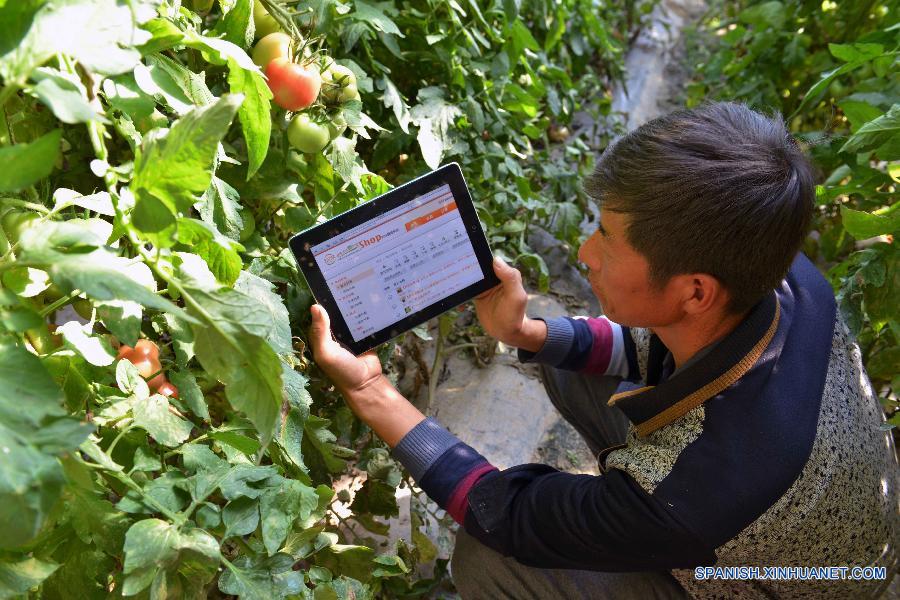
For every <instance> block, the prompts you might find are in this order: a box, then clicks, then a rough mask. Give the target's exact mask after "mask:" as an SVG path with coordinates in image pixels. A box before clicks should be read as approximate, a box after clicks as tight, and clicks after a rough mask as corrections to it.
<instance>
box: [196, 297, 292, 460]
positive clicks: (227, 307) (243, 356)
mask: <svg viewBox="0 0 900 600" xmlns="http://www.w3.org/2000/svg"><path fill="white" fill-rule="evenodd" d="M189 293H190V294H191V295H192V296H193V297H194V298H195V299H196V300H197V301H198V302H199V303H200V305H201V306H202V308H203V310H204V311H205V314H204V315H203V317H202V319H203V320H204V325H194V326H193V331H194V351H195V352H196V354H197V359H198V360H199V361H200V363H201V364H202V365H203V367H204V368H205V369H206V370H207V371H209V372H210V374H211V375H212V376H213V377H215V378H216V379H218V380H219V381H221V382H222V383H224V384H225V394H226V396H227V398H228V401H229V402H230V403H231V405H232V406H233V407H234V408H236V409H237V410H240V411H243V412H244V413H245V414H246V415H247V417H248V418H249V419H250V421H251V422H252V423H253V424H254V426H256V429H257V430H258V431H259V435H260V440H261V441H262V443H263V445H264V446H265V445H266V444H268V443H269V440H271V439H272V436H273V435H274V431H275V423H276V419H277V417H278V413H279V411H280V410H281V401H282V392H281V385H282V384H281V364H280V361H279V360H278V356H277V355H276V354H275V351H274V350H273V349H272V347H271V346H270V345H269V344H268V343H267V342H266V341H265V339H264V338H263V337H262V336H260V335H259V334H254V333H249V332H248V329H247V326H248V325H249V326H250V327H254V328H255V327H259V326H260V323H262V325H261V326H262V327H263V328H264V329H265V330H266V331H268V326H267V325H266V323H265V322H266V321H269V322H271V321H270V318H269V317H268V315H266V314H262V315H260V313H261V312H262V313H265V312H266V311H265V309H264V308H263V307H260V305H259V302H257V301H256V300H254V299H253V298H251V297H249V296H246V295H245V294H241V293H240V292H236V291H233V290H223V291H222V292H221V293H219V294H216V295H213V294H209V293H207V292H204V291H201V290H197V289H189ZM192 313H195V311H192ZM248 321H249V322H248ZM263 335H265V334H263Z"/></svg>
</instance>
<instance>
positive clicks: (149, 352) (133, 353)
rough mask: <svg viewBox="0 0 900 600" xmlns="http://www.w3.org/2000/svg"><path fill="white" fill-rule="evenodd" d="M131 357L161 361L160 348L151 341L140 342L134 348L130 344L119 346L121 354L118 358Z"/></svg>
mask: <svg viewBox="0 0 900 600" xmlns="http://www.w3.org/2000/svg"><path fill="white" fill-rule="evenodd" d="M131 357H142V358H152V359H153V360H159V346H157V345H156V344H154V343H153V342H151V341H150V340H143V339H141V340H138V341H137V343H136V344H135V345H134V348H132V347H131V346H129V345H128V344H122V345H121V346H119V354H118V358H120V359H122V358H128V359H129V360H130V359H131Z"/></svg>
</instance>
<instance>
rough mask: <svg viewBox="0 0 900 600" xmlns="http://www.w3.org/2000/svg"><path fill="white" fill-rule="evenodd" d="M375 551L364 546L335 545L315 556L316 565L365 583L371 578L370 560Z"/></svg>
mask: <svg viewBox="0 0 900 600" xmlns="http://www.w3.org/2000/svg"><path fill="white" fill-rule="evenodd" d="M374 557H375V551H374V550H372V549H371V548H367V547H365V546H349V545H344V544H335V545H333V546H330V547H328V548H325V549H324V550H322V551H321V552H319V553H318V554H316V557H315V560H316V564H318V565H321V566H323V567H326V568H327V569H330V570H331V572H332V573H342V574H343V575H346V576H347V577H352V578H353V579H358V580H359V581H362V582H367V581H369V579H371V578H372V570H371V569H372V559H373V558H374Z"/></svg>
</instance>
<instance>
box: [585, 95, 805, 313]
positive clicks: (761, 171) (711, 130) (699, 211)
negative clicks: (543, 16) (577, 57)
mask: <svg viewBox="0 0 900 600" xmlns="http://www.w3.org/2000/svg"><path fill="white" fill-rule="evenodd" d="M584 188H585V191H586V192H587V193H588V195H590V196H591V197H592V198H593V199H594V200H596V201H597V202H598V204H599V205H600V206H601V208H602V209H603V210H609V211H612V212H616V213H622V214H623V215H625V216H626V223H627V224H628V225H627V231H626V237H627V239H628V242H629V243H630V244H631V245H632V246H633V247H634V248H635V249H636V250H637V251H638V252H640V253H641V254H642V255H643V256H644V257H645V258H646V259H647V262H648V263H649V265H650V277H651V281H652V282H653V283H654V284H655V285H656V286H658V287H662V286H663V285H664V284H665V283H666V282H667V281H668V280H669V278H671V277H672V276H674V275H679V274H685V273H706V274H709V275H712V276H714V277H715V278H716V279H717V280H719V281H720V282H721V283H722V285H723V286H724V287H725V289H726V290H727V291H728V294H729V298H730V300H729V304H728V310H729V311H730V312H732V313H741V312H744V311H745V310H747V309H749V308H751V307H752V306H753V305H754V304H756V303H757V302H758V301H759V300H760V299H762V297H763V296H764V295H765V294H766V293H767V292H769V291H770V290H772V289H774V288H775V286H777V285H778V284H779V282H780V281H781V280H782V278H783V277H784V276H785V274H786V273H787V271H788V268H789V267H790V264H791V262H792V261H793V259H794V256H795V255H796V253H797V251H798V250H799V249H800V245H801V244H802V243H803V240H804V238H805V237H806V233H807V230H808V228H809V224H810V220H811V218H812V211H813V206H814V204H815V180H814V175H813V171H812V168H811V166H810V164H809V162H808V161H807V159H806V157H805V156H804V154H803V152H802V151H801V150H800V148H799V147H798V145H797V143H796V142H795V141H794V139H793V137H792V136H791V135H790V133H789V132H788V130H787V128H786V127H785V125H784V121H783V120H782V118H781V116H780V115H778V114H775V115H773V116H766V115H763V114H761V113H759V112H756V111H754V110H751V109H750V108H748V107H747V106H745V105H742V104H734V103H730V102H717V103H709V104H704V105H702V106H700V107H698V108H695V109H692V110H680V111H677V112H673V113H671V114H668V115H665V116H663V117H659V118H657V119H654V120H652V121H650V122H648V123H646V124H644V125H642V126H641V127H639V128H637V129H635V130H634V131H632V132H630V133H628V134H627V135H625V136H624V137H622V138H621V139H619V140H618V141H616V142H615V143H614V144H613V145H611V146H610V147H609V148H607V150H606V151H605V152H604V153H603V154H602V155H601V157H600V159H599V161H598V163H597V165H596V167H595V169H594V172H593V173H592V174H591V175H590V176H589V177H588V178H587V179H586V180H585V183H584Z"/></svg>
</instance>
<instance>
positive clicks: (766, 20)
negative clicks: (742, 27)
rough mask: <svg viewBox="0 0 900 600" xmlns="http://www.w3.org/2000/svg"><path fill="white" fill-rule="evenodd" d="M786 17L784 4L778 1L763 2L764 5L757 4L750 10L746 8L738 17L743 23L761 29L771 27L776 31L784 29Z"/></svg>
mask: <svg viewBox="0 0 900 600" xmlns="http://www.w3.org/2000/svg"><path fill="white" fill-rule="evenodd" d="M785 17H786V15H785V8H784V4H782V3H781V2H778V1H777V0H772V1H771V2H763V3H762V4H756V5H754V6H751V7H749V8H745V9H744V10H742V11H741V12H740V14H739V15H738V19H739V20H740V21H741V22H743V23H747V24H748V25H753V26H754V27H758V28H761V29H763V28H766V27H771V28H772V29H775V30H779V29H781V28H782V26H783V25H784V20H785Z"/></svg>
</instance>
